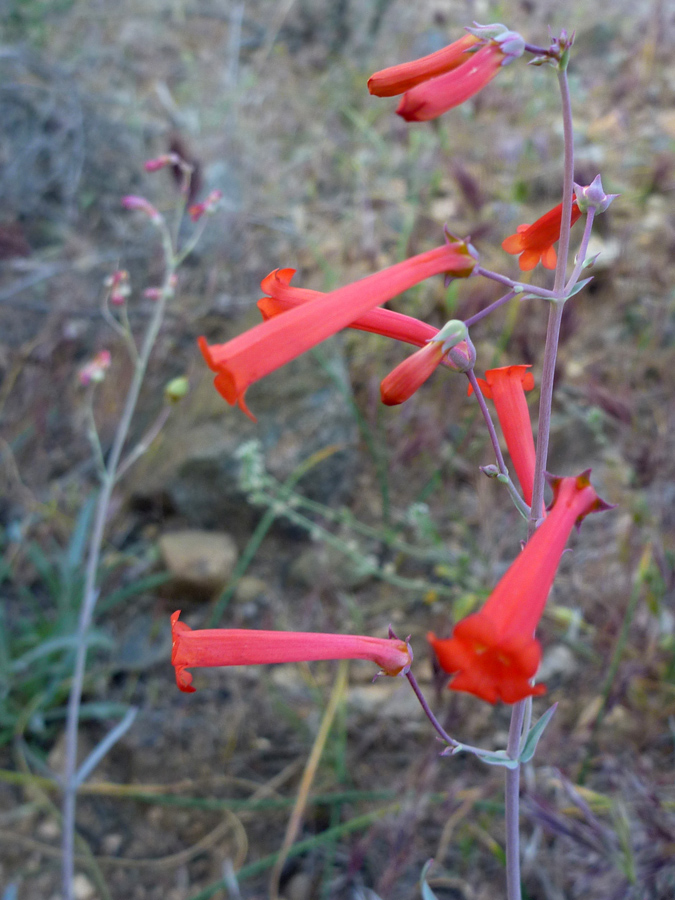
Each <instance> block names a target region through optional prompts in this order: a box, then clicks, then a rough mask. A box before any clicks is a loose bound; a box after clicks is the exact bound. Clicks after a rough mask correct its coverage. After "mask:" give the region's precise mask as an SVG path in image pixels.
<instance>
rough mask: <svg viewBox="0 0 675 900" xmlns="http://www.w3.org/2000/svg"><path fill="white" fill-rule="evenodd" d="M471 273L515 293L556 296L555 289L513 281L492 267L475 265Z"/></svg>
mask: <svg viewBox="0 0 675 900" xmlns="http://www.w3.org/2000/svg"><path fill="white" fill-rule="evenodd" d="M570 209H571V206H570ZM473 275H474V276H476V275H482V276H483V278H489V279H490V281H496V282H497V283H498V284H503V285H505V286H506V287H509V288H511V289H512V290H513V291H515V293H517V294H518V293H525V292H527V293H528V294H535V295H536V296H537V297H543V298H544V299H545V300H555V299H556V297H557V296H558V295H557V294H556V292H555V291H551V290H549V289H548V288H542V287H537V285H534V284H522V282H520V281H514V280H513V278H509V277H508V276H507V275H502V274H501V273H500V272H493V271H492V269H484V268H483V267H482V266H475V267H474V270H473Z"/></svg>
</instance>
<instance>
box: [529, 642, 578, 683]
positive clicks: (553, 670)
mask: <svg viewBox="0 0 675 900" xmlns="http://www.w3.org/2000/svg"><path fill="white" fill-rule="evenodd" d="M576 670H577V661H576V659H575V656H574V653H572V651H571V650H570V648H569V647H568V646H567V645H566V644H555V645H554V646H553V647H549V649H548V650H547V651H546V653H544V658H543V659H542V661H541V665H540V666H539V671H538V672H537V681H543V682H547V681H552V680H553V679H556V680H558V679H560V680H565V679H567V678H569V677H570V676H572V675H574V673H575V672H576Z"/></svg>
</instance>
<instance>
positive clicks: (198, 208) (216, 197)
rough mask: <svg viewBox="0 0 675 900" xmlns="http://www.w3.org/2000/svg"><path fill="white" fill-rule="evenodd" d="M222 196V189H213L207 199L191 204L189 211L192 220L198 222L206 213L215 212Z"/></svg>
mask: <svg viewBox="0 0 675 900" xmlns="http://www.w3.org/2000/svg"><path fill="white" fill-rule="evenodd" d="M222 196H223V192H222V191H217V190H216V191H211V193H210V194H209V195H208V197H207V198H206V200H203V201H202V202H201V203H195V204H194V205H193V206H191V207H190V209H189V210H188V213H189V215H190V218H191V219H192V221H193V222H198V221H199V219H201V217H202V216H203V215H204V214H205V213H212V212H214V211H215V209H216V206H217V205H218V202H219V201H220V199H221V198H222Z"/></svg>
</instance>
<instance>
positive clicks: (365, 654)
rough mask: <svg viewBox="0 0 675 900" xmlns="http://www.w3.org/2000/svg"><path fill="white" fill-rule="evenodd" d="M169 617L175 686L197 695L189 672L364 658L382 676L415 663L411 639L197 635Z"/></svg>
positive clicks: (231, 632)
mask: <svg viewBox="0 0 675 900" xmlns="http://www.w3.org/2000/svg"><path fill="white" fill-rule="evenodd" d="M179 616H180V610H178V611H176V612H175V613H173V615H172V616H171V635H172V650H171V664H172V665H173V666H174V668H175V671H176V684H177V685H178V687H179V688H180V689H181V691H184V692H185V693H187V694H191V693H194V690H195V689H194V687H193V686H192V675H191V674H190V672H188V671H187V669H188V668H195V667H200V666H201V667H211V666H251V665H268V664H272V663H289V662H313V661H317V660H330V659H365V660H370V661H371V662H374V663H375V664H376V665H377V666H379V667H380V670H381V672H380V674H382V675H390V676H392V677H394V676H397V675H405V674H406V673H407V672H408V671H409V670H410V666H411V665H412V661H413V654H412V649H411V647H410V643H409V641H407V640H406V641H401V640H399V639H398V638H395V637H393V636H390V637H388V638H376V637H369V636H367V635H355V634H315V633H314V632H298V631H256V630H253V629H245V628H204V629H201V630H197V631H193V629H192V628H190V626H189V625H186V624H185V623H184V622H181V621H179Z"/></svg>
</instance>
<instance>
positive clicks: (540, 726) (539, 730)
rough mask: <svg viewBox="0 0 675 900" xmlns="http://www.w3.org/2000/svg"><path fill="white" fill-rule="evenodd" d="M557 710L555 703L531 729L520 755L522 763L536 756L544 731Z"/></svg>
mask: <svg viewBox="0 0 675 900" xmlns="http://www.w3.org/2000/svg"><path fill="white" fill-rule="evenodd" d="M557 708H558V704H557V703H554V704H553V706H552V707H551V708H550V709H547V710H546V712H545V713H544V715H543V716H542V717H541V719H539V721H538V722H537V724H536V725H534V726H533V727H532V728H530V730H529V732H528V734H527V737H526V738H525V744H524V745H523V750H522V753H521V754H520V762H521V763H527V762H529V761H530V760H531V759H532V757H533V756H534V753H535V750H536V749H537V744H538V743H539V738H540V737H541V736H542V734H543V733H544V729H545V728H546V726H547V725H548V723H549V722H550V721H551V719H552V718H553V713H554V712H555V711H556V709H557Z"/></svg>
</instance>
